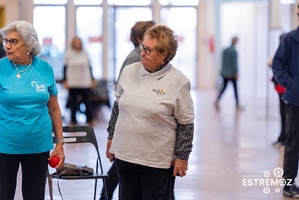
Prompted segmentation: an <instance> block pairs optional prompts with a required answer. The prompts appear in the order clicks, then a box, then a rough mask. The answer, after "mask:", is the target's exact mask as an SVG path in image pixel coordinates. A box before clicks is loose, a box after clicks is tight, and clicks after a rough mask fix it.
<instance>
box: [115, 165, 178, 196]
mask: <svg viewBox="0 0 299 200" xmlns="http://www.w3.org/2000/svg"><path fill="white" fill-rule="evenodd" d="M114 162H115V166H116V169H117V172H118V176H119V200H168V199H170V198H171V186H170V185H171V184H170V174H171V173H172V169H171V168H169V169H158V168H153V167H147V166H143V165H137V164H133V163H129V162H125V161H122V160H119V159H116V160H115V161H114Z"/></svg>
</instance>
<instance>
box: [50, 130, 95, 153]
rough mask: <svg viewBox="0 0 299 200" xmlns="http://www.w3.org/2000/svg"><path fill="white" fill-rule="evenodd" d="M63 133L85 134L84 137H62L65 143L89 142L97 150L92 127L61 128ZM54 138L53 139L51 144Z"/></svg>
mask: <svg viewBox="0 0 299 200" xmlns="http://www.w3.org/2000/svg"><path fill="white" fill-rule="evenodd" d="M63 132H64V133H66V132H68V133H86V134H85V135H74V136H69V135H68V136H63V139H64V141H65V143H85V142H89V143H92V144H93V145H94V147H95V148H96V149H97V150H98V148H99V147H98V142H97V139H96V137H95V133H94V130H93V127H91V126H63ZM54 141H55V138H53V142H54Z"/></svg>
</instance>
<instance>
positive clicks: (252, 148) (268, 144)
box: [15, 90, 288, 200]
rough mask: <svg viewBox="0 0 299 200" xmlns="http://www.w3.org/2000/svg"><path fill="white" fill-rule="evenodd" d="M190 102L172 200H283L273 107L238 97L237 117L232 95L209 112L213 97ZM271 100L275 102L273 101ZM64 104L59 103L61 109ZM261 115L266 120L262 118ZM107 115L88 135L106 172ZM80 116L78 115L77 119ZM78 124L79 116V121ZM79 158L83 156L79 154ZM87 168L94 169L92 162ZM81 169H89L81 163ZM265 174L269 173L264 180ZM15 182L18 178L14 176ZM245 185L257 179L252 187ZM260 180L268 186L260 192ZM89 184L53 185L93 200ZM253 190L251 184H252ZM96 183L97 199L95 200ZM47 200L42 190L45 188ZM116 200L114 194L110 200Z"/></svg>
mask: <svg viewBox="0 0 299 200" xmlns="http://www.w3.org/2000/svg"><path fill="white" fill-rule="evenodd" d="M192 95H193V101H194V105H195V110H196V113H195V114H196V119H195V133H194V140H193V151H192V153H191V155H190V160H189V168H188V171H187V176H185V177H183V178H181V177H177V178H176V183H175V189H174V191H175V198H176V199H177V200H215V199H223V200H253V199H255V200H256V199H260V200H286V199H288V198H283V197H282V192H281V189H282V186H281V185H277V182H275V181H279V178H277V177H275V176H274V174H273V172H274V170H275V169H277V168H280V167H282V158H283V157H282V156H283V148H280V149H279V148H275V147H274V146H272V142H274V141H275V140H276V139H277V137H278V134H279V130H280V122H279V110H278V104H277V102H276V101H272V103H271V104H270V105H268V106H269V107H268V106H267V105H266V97H265V96H264V97H263V96H259V97H258V96H255V95H242V96H240V98H241V102H242V105H243V106H244V107H245V109H244V110H243V111H236V110H235V107H234V101H233V95H232V90H228V91H227V92H226V94H225V95H224V97H223V100H222V103H221V105H223V106H222V107H221V109H220V110H219V111H216V110H215V108H214V104H213V102H214V100H215V97H216V95H217V94H216V93H215V92H205V91H193V92H192ZM273 98H274V99H275V98H276V96H273ZM64 103H65V102H63V100H62V101H61V104H62V105H63V104H64ZM267 109H269V110H268V112H269V114H271V115H269V116H268V115H267ZM109 115H110V113H109V109H107V108H104V109H103V115H101V120H100V121H97V122H96V124H95V126H94V129H95V132H96V136H97V140H98V143H99V147H100V153H101V156H102V162H103V166H104V170H108V169H109V168H110V166H111V163H110V162H109V160H108V159H107V158H106V157H105V147H106V138H107V131H106V128H107V125H108V119H109ZM79 116H81V114H79ZM81 117H82V120H84V116H83V115H82V116H81ZM68 150H69V151H68V152H69V153H67V152H66V161H68V158H70V157H71V156H72V155H71V154H73V153H76V154H77V155H76V156H78V159H74V160H72V162H73V163H76V164H81V159H80V157H81V154H84V152H85V150H86V149H80V151H81V152H82V153H81V154H80V152H78V150H77V149H76V148H70V149H68ZM82 156H86V155H85V154H84V155H82ZM88 159H89V160H90V165H92V164H94V163H93V161H94V160H93V159H92V158H88ZM82 164H87V165H89V163H82ZM265 172H270V174H271V175H270V176H269V177H265V176H264V174H265ZM19 176H20V174H19ZM249 179H259V180H258V181H259V182H257V183H256V184H255V185H250V184H252V182H251V181H250V180H249ZM266 179H272V181H274V183H272V185H271V184H270V186H269V187H268V188H269V189H270V190H269V193H265V191H264V189H265V188H266V186H264V185H263V184H265V182H263V181H265V180H266ZM93 184H94V182H93V181H80V180H78V181H64V180H59V185H60V189H61V192H62V195H63V198H64V199H65V200H68V199H71V200H83V199H84V200H88V199H92V197H93V186H94V185H93ZM253 184H254V183H253ZM101 189H102V184H101V181H100V182H99V185H98V191H97V195H98V198H99V196H100V193H101ZM53 191H54V199H55V200H60V199H61V197H60V195H59V192H58V187H57V181H56V180H53ZM46 193H47V194H46V199H47V200H48V199H49V196H48V194H49V193H48V185H47V188H46ZM15 199H16V200H22V197H21V190H20V185H18V189H17V194H16V198H15ZM113 199H118V198H117V190H116V191H115V193H114V198H113Z"/></svg>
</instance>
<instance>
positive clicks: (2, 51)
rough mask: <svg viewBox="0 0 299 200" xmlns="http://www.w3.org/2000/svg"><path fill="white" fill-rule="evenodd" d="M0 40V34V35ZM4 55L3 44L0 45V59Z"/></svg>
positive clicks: (0, 39)
mask: <svg viewBox="0 0 299 200" xmlns="http://www.w3.org/2000/svg"><path fill="white" fill-rule="evenodd" d="M0 41H1V42H2V36H1V35H0ZM5 56H6V51H5V49H4V46H3V45H0V59H1V58H4V57H5Z"/></svg>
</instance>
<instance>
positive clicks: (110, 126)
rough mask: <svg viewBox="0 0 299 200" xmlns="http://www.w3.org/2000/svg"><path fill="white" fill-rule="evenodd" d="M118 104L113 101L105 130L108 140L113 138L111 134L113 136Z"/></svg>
mask: <svg viewBox="0 0 299 200" xmlns="http://www.w3.org/2000/svg"><path fill="white" fill-rule="evenodd" d="M118 113H119V110H118V102H117V101H114V104H113V107H112V113H111V116H110V120H109V124H108V128H107V132H108V139H109V140H112V138H113V134H114V128H115V124H116V121H117V118H118Z"/></svg>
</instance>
